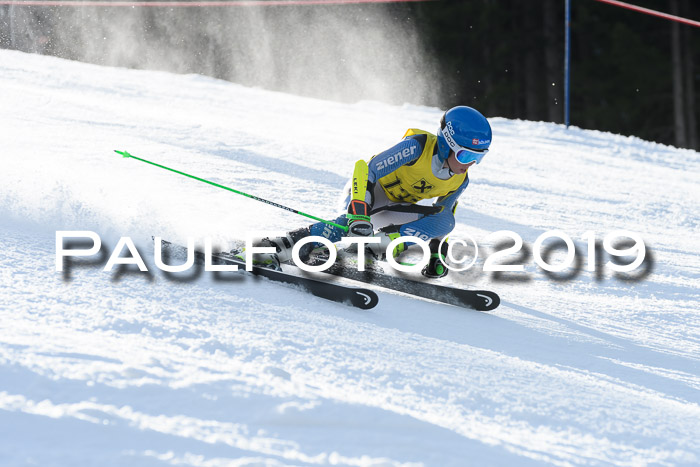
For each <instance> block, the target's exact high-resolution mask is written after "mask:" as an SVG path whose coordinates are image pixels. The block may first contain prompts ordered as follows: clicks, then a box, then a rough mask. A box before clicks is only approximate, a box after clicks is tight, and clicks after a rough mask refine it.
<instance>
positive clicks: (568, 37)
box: [564, 0, 571, 129]
mask: <svg viewBox="0 0 700 467" xmlns="http://www.w3.org/2000/svg"><path fill="white" fill-rule="evenodd" d="M565 1H566V7H565V10H566V11H565V16H566V20H565V23H566V26H565V37H566V39H565V43H564V123H565V124H566V128H567V129H568V128H569V74H570V71H571V70H570V66H569V63H570V62H571V0H565Z"/></svg>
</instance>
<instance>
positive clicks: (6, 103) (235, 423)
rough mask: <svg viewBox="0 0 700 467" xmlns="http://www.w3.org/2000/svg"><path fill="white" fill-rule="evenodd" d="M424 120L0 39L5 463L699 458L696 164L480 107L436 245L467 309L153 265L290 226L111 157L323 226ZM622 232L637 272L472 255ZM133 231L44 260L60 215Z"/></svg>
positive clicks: (429, 116)
mask: <svg viewBox="0 0 700 467" xmlns="http://www.w3.org/2000/svg"><path fill="white" fill-rule="evenodd" d="M439 116H440V111H439V110H437V109H433V108H426V107H419V106H411V105H404V106H389V105H384V104H379V103H374V102H360V103H357V104H352V105H349V104H340V103H333V102H326V101H322V100H315V99H309V98H301V97H296V96H292V95H286V94H280V93H275V92H270V91H264V90H259V89H251V88H245V87H243V86H239V85H235V84H231V83H227V82H223V81H217V80H214V79H211V78H206V77H202V76H196V75H187V76H179V75H173V74H168V73H159V72H147V71H135V70H125V69H116V68H106V67H99V66H95V65H88V64H82V63H76V62H70V61H65V60H60V59H56V58H50V57H42V56H37V55H28V54H22V53H19V52H13V51H6V50H0V132H1V133H2V141H3V150H2V152H1V154H2V155H1V156H0V157H1V158H2V160H3V162H4V163H3V170H2V171H0V251H1V252H2V253H0V316H1V319H0V464H2V465H32V464H38V465H200V466H218V465H270V466H277V465H371V466H379V465H382V466H383V465H435V466H448V465H541V464H553V465H581V464H583V465H589V464H590V465H607V464H617V465H645V464H660V465H686V464H687V465H693V464H697V463H699V462H700V445H699V444H698V442H697V439H698V433H700V405H699V404H698V403H699V401H700V397H699V394H700V371H699V368H700V365H699V362H698V360H699V356H700V336H699V333H698V329H700V327H699V326H698V325H699V320H700V313H699V312H698V305H697V304H698V302H699V298H700V287H699V280H700V244H698V238H699V233H700V232H699V230H700V228H699V227H700V221H699V215H700V206H699V204H700V183H698V182H700V158H699V157H698V153H696V152H694V151H689V150H680V149H676V148H672V147H668V146H664V145H659V144H655V143H649V142H645V141H642V140H639V139H637V138H632V137H622V136H619V135H611V134H609V133H603V132H598V131H588V130H581V129H577V128H571V129H569V130H566V129H564V128H563V127H562V126H560V125H554V124H550V123H541V122H539V123H538V122H526V121H513V120H506V119H502V118H493V119H491V121H492V126H493V129H494V143H493V146H492V151H491V152H490V153H489V156H488V157H487V159H485V160H484V163H483V164H481V165H480V166H478V167H475V168H474V169H473V170H472V171H471V172H472V173H471V180H472V181H471V185H470V187H469V188H468V189H467V191H466V192H465V194H464V195H463V196H462V199H461V201H460V207H459V208H458V210H457V227H456V229H455V232H454V233H453V235H452V237H453V238H459V237H460V235H471V236H472V237H474V238H475V239H477V240H478V241H479V245H480V248H481V257H480V259H479V261H478V263H477V266H476V267H475V268H473V269H472V270H470V271H468V272H463V273H453V274H451V275H450V276H448V278H447V279H448V280H449V281H451V283H452V284H454V285H459V284H469V285H473V286H475V287H478V288H486V289H493V290H496V291H498V292H499V294H500V295H501V297H502V300H503V302H502V304H501V306H500V307H499V308H498V309H497V310H495V311H494V312H491V313H478V312H472V311H466V310H461V309H457V308H454V307H449V306H444V305H440V304H436V303H432V302H428V301H421V300H415V299H410V298H407V297H405V296H401V295H397V294H392V293H388V292H379V295H380V304H379V305H378V307H377V308H375V309H373V310H369V311H359V310H356V309H352V308H349V307H347V306H344V305H340V304H335V303H330V302H327V301H324V300H322V299H319V298H316V297H313V296H310V295H308V294H306V293H303V292H300V291H297V290H295V289H293V288H289V287H284V286H280V285H278V284H272V283H268V282H266V281H255V280H252V279H249V278H246V277H245V276H243V275H236V276H234V277H228V278H227V279H226V280H219V279H217V278H216V277H214V276H212V275H209V274H202V275H201V276H200V277H197V278H195V279H193V280H189V281H176V280H172V279H170V278H168V277H167V276H165V275H164V274H163V273H162V272H160V271H158V270H156V269H155V267H154V266H153V264H154V263H153V256H152V255H153V246H152V244H150V237H151V236H152V235H159V236H162V237H163V238H166V239H169V240H172V241H176V242H181V243H184V242H185V241H186V238H187V237H188V236H192V237H195V238H198V239H203V238H204V237H211V238H212V239H214V241H215V242H217V243H218V244H219V245H221V246H222V247H228V246H231V245H232V244H233V242H234V241H235V240H236V239H240V238H243V237H245V236H247V235H248V234H250V233H253V232H261V233H269V234H279V233H280V232H282V231H285V230H288V229H290V228H292V227H296V226H300V225H304V223H305V220H304V219H303V218H301V217H298V216H294V215H292V214H290V213H286V212H283V211H280V210H278V209H275V208H273V207H270V206H267V205H264V204H261V203H256V202H254V201H252V200H247V199H245V198H243V197H240V196H237V195H235V194H232V193H229V192H225V191H223V190H218V189H216V188H214V187H211V186H207V185H205V184H201V183H198V182H196V181H194V180H191V179H188V178H185V177H181V176H178V175H175V174H172V173H170V172H166V171H163V170H160V169H157V168H154V167H152V166H149V165H146V164H143V163H141V162H138V161H135V160H127V159H123V158H121V157H120V156H118V155H116V154H115V153H114V152H113V150H114V149H120V150H128V151H130V152H131V153H132V154H134V155H136V156H139V157H143V158H146V159H149V160H153V161H155V162H158V163H160V164H163V165H166V166H170V167H173V168H176V169H178V170H182V171H184V172H188V173H191V174H193V175H197V176H200V177H204V178H208V179H211V180H213V181H215V182H217V183H221V184H224V185H228V186H231V187H233V188H235V189H237V190H241V191H244V192H249V193H251V194H254V195H256V196H260V197H263V198H266V199H270V200H273V201H276V202H279V203H281V204H284V205H287V206H290V207H294V208H297V209H300V210H302V211H304V212H309V213H313V214H315V215H318V216H321V217H325V218H332V217H335V215H337V213H338V210H337V204H338V203H337V201H338V199H339V198H340V197H341V196H342V194H341V190H342V188H343V186H344V185H345V183H346V180H347V178H348V176H349V174H350V172H351V171H352V166H353V164H354V162H355V160H356V159H357V158H360V157H370V156H371V155H372V154H374V153H377V152H379V151H381V150H383V149H385V148H387V147H389V146H390V145H392V144H393V143H394V142H396V141H397V140H398V139H399V138H400V137H401V136H402V135H403V133H404V132H405V130H406V129H407V128H409V127H416V128H423V129H426V130H428V131H434V130H435V127H436V126H437V122H438V120H439ZM553 229H559V230H562V231H564V232H566V233H567V234H569V235H570V236H571V237H572V238H573V239H574V240H575V242H576V245H577V247H578V248H579V250H581V251H582V252H583V253H584V254H585V251H586V245H585V243H584V241H583V240H581V238H580V237H581V235H582V234H583V233H584V232H585V231H589V230H590V231H594V232H596V233H597V236H598V238H602V236H604V235H605V234H606V233H608V232H610V231H613V230H617V229H626V230H630V231H635V232H639V233H640V234H641V235H642V237H643V238H644V240H645V242H646V244H647V245H648V247H649V250H650V251H651V254H652V256H653V268H652V270H651V273H650V274H649V275H648V276H647V277H646V278H644V279H643V280H641V281H637V282H627V281H622V280H620V279H618V278H615V277H612V274H610V273H609V272H605V273H604V274H603V277H602V278H601V280H595V278H594V277H593V276H594V275H593V273H590V272H587V271H585V270H583V271H581V272H580V274H579V275H578V276H577V277H575V278H574V279H571V280H568V281H553V280H551V279H549V278H547V277H546V276H545V275H544V274H543V273H542V271H540V270H538V269H537V268H536V266H535V265H534V262H533V261H532V260H531V259H529V260H527V261H526V263H525V264H526V268H525V269H526V272H525V273H523V274H518V275H517V276H516V277H513V276H512V275H510V276H507V277H506V279H507V280H495V279H494V278H493V277H490V276H489V275H487V274H485V273H483V272H480V271H481V267H482V266H483V260H484V257H485V255H486V254H487V253H488V252H490V251H491V250H490V248H493V247H494V245H496V243H497V239H489V240H486V237H487V236H488V234H490V233H492V232H495V231H498V230H512V231H515V232H517V233H518V234H519V235H520V236H522V238H523V239H524V241H525V242H526V244H528V245H530V246H531V245H532V244H533V243H534V241H535V239H536V238H537V237H538V236H539V235H540V234H542V233H544V232H546V231H548V230H553ZM56 230H93V231H96V232H98V233H99V234H100V235H101V237H102V240H103V242H104V243H105V245H106V246H107V249H108V252H111V249H112V248H113V247H114V245H115V244H116V241H117V239H118V238H119V237H120V236H130V237H132V238H133V239H134V241H136V242H137V244H138V245H139V247H140V250H139V251H140V252H141V253H143V255H144V257H145V260H146V262H147V263H148V264H149V266H150V268H149V269H150V271H151V273H150V274H141V273H137V272H134V271H133V270H128V271H126V272H125V273H124V274H121V275H120V274H110V273H107V272H103V271H102V266H101V265H96V264H92V265H90V264H82V265H78V266H76V267H74V268H73V269H72V270H71V273H70V277H69V278H64V276H63V275H62V274H61V273H60V272H56V271H55V231H56Z"/></svg>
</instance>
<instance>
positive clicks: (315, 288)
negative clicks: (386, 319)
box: [163, 240, 379, 310]
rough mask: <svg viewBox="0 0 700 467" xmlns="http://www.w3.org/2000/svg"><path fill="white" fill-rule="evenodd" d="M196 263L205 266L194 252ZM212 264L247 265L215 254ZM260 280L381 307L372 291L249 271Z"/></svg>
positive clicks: (176, 248) (264, 270)
mask: <svg viewBox="0 0 700 467" xmlns="http://www.w3.org/2000/svg"><path fill="white" fill-rule="evenodd" d="M163 247H167V248H169V249H170V250H171V251H173V252H175V253H182V252H183V251H184V252H185V253H182V254H185V255H186V249H185V247H182V246H179V245H176V244H174V243H170V242H167V241H165V240H163ZM195 260H196V261H197V262H199V263H200V264H201V263H203V262H204V253H202V252H201V251H195ZM212 263H213V264H219V265H221V264H228V265H235V266H238V268H239V270H241V271H245V266H246V265H245V262H244V261H241V260H240V259H239V258H236V257H235V256H233V255H232V254H230V253H214V254H212ZM247 272H249V273H250V274H252V275H254V276H257V277H264V278H266V279H268V280H270V281H273V282H281V283H285V284H291V285H295V286H298V287H300V288H301V289H303V290H305V291H307V292H309V293H311V294H312V295H314V296H316V297H320V298H324V299H326V300H331V301H334V302H338V303H344V304H349V305H352V306H354V307H356V308H361V309H363V310H368V309H370V308H374V307H375V306H376V305H377V303H379V297H378V296H377V294H376V293H375V292H374V291H373V290H369V289H365V288H359V287H350V286H345V285H342V284H337V283H333V282H326V281H322V280H318V279H314V278H311V277H307V276H303V275H295V274H289V273H287V272H284V271H278V270H276V269H269V268H265V267H259V266H255V265H254V266H253V268H252V269H251V271H247Z"/></svg>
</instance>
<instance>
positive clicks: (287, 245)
mask: <svg viewBox="0 0 700 467" xmlns="http://www.w3.org/2000/svg"><path fill="white" fill-rule="evenodd" d="M309 235H311V232H310V231H309V228H308V227H302V228H300V229H297V230H292V231H291V232H287V235H285V236H284V237H274V238H267V237H266V238H263V239H262V240H260V241H259V242H257V244H256V245H255V246H258V247H273V248H275V249H276V250H277V251H276V252H275V253H256V254H254V255H253V264H254V265H255V266H261V267H266V268H270V269H277V270H280V269H282V268H281V266H280V263H285V262H288V261H291V260H292V250H293V249H294V244H295V243H296V242H298V241H299V240H301V239H302V238H304V237H308V236H309ZM313 249H314V244H313V243H307V244H306V245H304V246H303V247H302V248H301V250H300V251H299V258H300V259H301V260H302V261H305V260H306V259H308V258H309V254H310V253H311V251H312V250H313ZM234 256H235V257H236V258H238V259H240V260H241V261H245V259H246V251H245V248H243V249H241V250H240V251H238V252H235V253H234Z"/></svg>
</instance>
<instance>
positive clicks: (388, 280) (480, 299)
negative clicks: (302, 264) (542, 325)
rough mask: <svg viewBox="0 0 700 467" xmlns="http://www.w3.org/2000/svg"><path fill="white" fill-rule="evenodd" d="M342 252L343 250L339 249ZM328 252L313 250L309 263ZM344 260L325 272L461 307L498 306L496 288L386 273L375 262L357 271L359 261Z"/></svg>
mask: <svg viewBox="0 0 700 467" xmlns="http://www.w3.org/2000/svg"><path fill="white" fill-rule="evenodd" d="M339 253H340V252H339ZM327 258H328V253H327V252H323V250H322V251H321V252H314V253H312V255H311V258H310V260H309V261H308V264H310V265H318V264H323V263H325V262H326V259H327ZM348 263H349V264H344V262H343V260H342V255H340V254H339V255H338V259H337V260H336V262H335V264H333V265H332V266H331V267H330V268H328V269H326V270H325V271H324V273H326V274H331V275H333V276H338V277H343V278H346V279H351V280H354V281H358V282H363V283H366V284H371V285H374V286H377V287H382V288H385V289H389V290H394V291H397V292H402V293H405V294H408V295H413V296H417V297H421V298H426V299H429V300H434V301H436V302H440V303H446V304H449V305H454V306H458V307H467V308H472V309H474V310H477V311H491V310H494V309H496V308H497V307H498V305H499V304H500V303H501V299H500V297H499V296H498V294H496V293H495V292H491V291H489V290H469V289H460V288H457V287H450V286H444V285H438V284H435V283H434V282H430V283H428V282H421V281H417V280H413V279H409V278H405V277H401V276H393V275H389V274H387V273H385V272H384V271H383V270H382V269H381V268H380V267H378V266H376V265H375V264H371V263H370V264H369V265H367V266H366V269H367V270H365V271H362V272H360V271H358V270H357V267H356V261H351V260H349V261H348Z"/></svg>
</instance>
